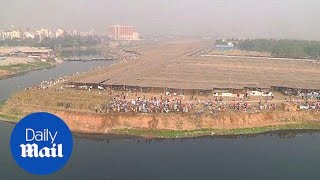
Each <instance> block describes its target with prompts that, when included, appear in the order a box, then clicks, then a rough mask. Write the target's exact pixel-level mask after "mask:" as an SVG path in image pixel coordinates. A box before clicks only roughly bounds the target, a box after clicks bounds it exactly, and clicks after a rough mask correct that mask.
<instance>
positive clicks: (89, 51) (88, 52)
mask: <svg viewBox="0 0 320 180" xmlns="http://www.w3.org/2000/svg"><path fill="white" fill-rule="evenodd" d="M58 54H59V55H60V56H61V57H81V56H101V54H102V49H101V48H99V47H85V48H84V47H78V48H77V47H75V48H63V49H60V50H59V52H58Z"/></svg>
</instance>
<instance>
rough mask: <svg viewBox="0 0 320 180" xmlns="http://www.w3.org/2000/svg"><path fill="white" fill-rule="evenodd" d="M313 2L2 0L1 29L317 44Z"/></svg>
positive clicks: (318, 15) (319, 30) (319, 34)
mask: <svg viewBox="0 0 320 180" xmlns="http://www.w3.org/2000/svg"><path fill="white" fill-rule="evenodd" d="M319 7H320V2H319V1H314V0H304V1H301V0H28V1H21V0H0V26H5V25H18V26H27V27H28V26H31V27H32V26H36V27H41V26H43V27H63V28H68V29H71V28H76V29H79V30H90V29H95V30H97V32H98V33H106V31H107V27H108V26H109V25H114V24H123V25H135V26H137V29H138V31H139V32H141V34H142V35H144V34H160V35H166V34H169V35H209V36H224V37H253V38H254V37H262V38H295V39H308V40H310V39H314V40H320V23H319V20H320V11H319Z"/></svg>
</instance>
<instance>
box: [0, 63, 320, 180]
mask: <svg viewBox="0 0 320 180" xmlns="http://www.w3.org/2000/svg"><path fill="white" fill-rule="evenodd" d="M108 63H110V62H86V63H82V62H71V63H64V64H61V65H58V66H57V67H55V68H53V69H49V70H41V71H35V72H30V73H27V74H25V75H23V76H19V77H13V78H10V79H7V80H1V81H0V89H1V91H0V97H1V98H2V99H3V100H4V99H7V98H8V97H9V95H10V94H11V93H13V92H14V91H16V90H18V89H21V88H23V87H27V86H30V85H33V84H35V83H39V82H40V81H41V80H47V79H49V78H55V77H59V76H63V75H66V74H72V73H75V72H77V71H79V72H81V71H86V70H89V69H92V68H94V67H97V66H102V65H106V64H108ZM13 127H14V125H13V124H10V123H4V122H0V177H1V179H4V180H7V179H23V180H37V179H46V180H50V179H52V180H53V179H67V180H69V179H77V180H80V179H81V180H82V179H83V180H85V179H91V180H95V179H97V180H100V179H101V180H131V179H133V180H162V179H168V180H171V179H172V180H189V179H190V180H198V179H199V180H206V179H208V180H209V179H210V180H212V179H218V180H220V179H246V180H247V179H255V180H257V179H259V180H269V179H273V180H275V179H279V180H283V179H290V180H292V179H301V180H305V179H319V177H320V134H319V133H299V134H293V133H289V132H288V133H281V135H277V134H264V135H258V136H251V137H248V136H239V137H232V138H226V137H224V138H217V137H203V138H194V139H178V140H144V139H139V138H128V137H110V136H100V137H88V136H85V137H80V136H79V135H75V137H74V138H75V142H74V151H73V154H72V157H71V159H70V161H69V163H68V164H67V165H66V167H65V168H64V169H63V170H61V171H59V172H57V173H55V174H53V175H50V176H33V175H30V174H28V173H26V172H25V171H23V170H22V169H20V168H19V167H18V165H17V164H16V163H15V162H14V160H13V158H12V157H11V153H10V149H9V141H10V135H11V132H12V129H13Z"/></svg>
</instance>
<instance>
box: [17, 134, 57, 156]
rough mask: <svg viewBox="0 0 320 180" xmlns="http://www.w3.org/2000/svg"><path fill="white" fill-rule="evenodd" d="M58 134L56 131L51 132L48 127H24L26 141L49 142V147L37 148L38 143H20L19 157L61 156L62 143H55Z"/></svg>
mask: <svg viewBox="0 0 320 180" xmlns="http://www.w3.org/2000/svg"><path fill="white" fill-rule="evenodd" d="M57 135H58V131H56V132H55V133H52V132H51V131H50V130H49V129H44V130H43V132H42V131H35V130H33V129H30V128H27V129H26V142H33V141H36V142H51V144H52V146H51V147H43V148H41V149H39V146H38V144H36V143H33V144H29V143H28V144H21V145H20V147H21V157H24V158H26V157H29V158H33V157H34V158H38V157H39V158H45V157H47V158H50V157H53V158H56V157H58V158H59V157H60V158H62V157H63V151H62V144H58V145H57V144H56V143H54V142H55V139H56V137H57Z"/></svg>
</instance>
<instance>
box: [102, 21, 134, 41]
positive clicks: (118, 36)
mask: <svg viewBox="0 0 320 180" xmlns="http://www.w3.org/2000/svg"><path fill="white" fill-rule="evenodd" d="M108 37H109V38H111V39H113V40H123V41H133V40H139V39H140V38H139V34H138V32H137V30H136V27H135V26H120V25H115V26H109V28H108Z"/></svg>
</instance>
